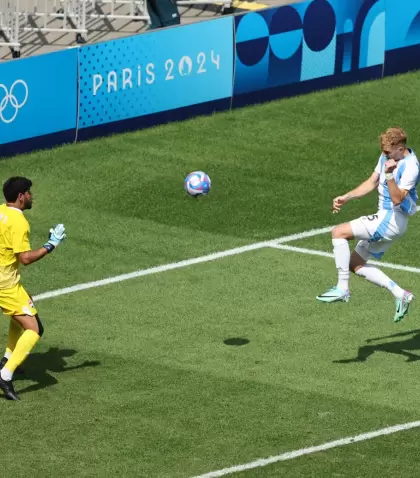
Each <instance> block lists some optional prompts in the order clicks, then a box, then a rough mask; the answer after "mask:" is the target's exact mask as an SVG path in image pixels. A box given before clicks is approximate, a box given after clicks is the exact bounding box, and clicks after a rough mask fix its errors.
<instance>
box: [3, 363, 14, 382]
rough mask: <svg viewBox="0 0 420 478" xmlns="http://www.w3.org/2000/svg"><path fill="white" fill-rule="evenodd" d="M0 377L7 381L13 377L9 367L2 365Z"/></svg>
mask: <svg viewBox="0 0 420 478" xmlns="http://www.w3.org/2000/svg"><path fill="white" fill-rule="evenodd" d="M0 375H1V378H2V379H3V380H6V381H7V382H8V381H10V380H12V378H13V372H11V371H10V370H9V369H7V368H6V367H3V368H2V369H1V372H0Z"/></svg>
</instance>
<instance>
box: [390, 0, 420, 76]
mask: <svg viewBox="0 0 420 478" xmlns="http://www.w3.org/2000/svg"><path fill="white" fill-rule="evenodd" d="M386 50H387V51H386V58H385V75H393V74H396V73H403V72H406V71H409V70H414V69H418V68H420V1H419V0H404V2H403V3H402V2H400V1H398V0H386Z"/></svg>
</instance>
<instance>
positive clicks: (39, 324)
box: [35, 314, 44, 337]
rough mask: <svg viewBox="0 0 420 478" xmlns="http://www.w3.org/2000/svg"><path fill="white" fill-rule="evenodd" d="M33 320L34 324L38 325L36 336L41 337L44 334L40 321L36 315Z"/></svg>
mask: <svg viewBox="0 0 420 478" xmlns="http://www.w3.org/2000/svg"><path fill="white" fill-rule="evenodd" d="M35 319H36V323H37V324H38V335H39V336H40V337H42V336H43V334H44V326H43V325H42V322H41V319H40V318H39V317H38V314H36V316H35Z"/></svg>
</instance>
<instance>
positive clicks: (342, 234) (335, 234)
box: [331, 223, 353, 240]
mask: <svg viewBox="0 0 420 478" xmlns="http://www.w3.org/2000/svg"><path fill="white" fill-rule="evenodd" d="M331 237H332V238H333V239H347V240H348V239H352V238H353V231H352V229H351V226H350V224H349V223H346V224H340V225H339V226H335V227H334V229H333V230H332V231H331Z"/></svg>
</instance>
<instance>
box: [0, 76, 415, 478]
mask: <svg viewBox="0 0 420 478" xmlns="http://www.w3.org/2000/svg"><path fill="white" fill-rule="evenodd" d="M419 91H420V74H419V73H412V74H408V75H403V76H398V77H394V78H389V79H385V80H384V81H380V82H370V83H365V84H361V85H355V86H351V87H346V88H341V89H336V90H331V91H326V92H321V93H317V94H312V95H307V96H302V97H298V98H293V99H288V100H284V101H280V102H273V103H270V104H266V105H262V106H254V107H249V108H244V109H241V110H237V111H233V112H229V113H224V114H217V115H214V116H210V117H204V118H198V119H194V120H191V121H187V122H184V123H176V124H171V125H167V126H164V127H158V128H154V129H149V130H145V131H141V132H137V133H132V134H126V135H121V136H115V137H109V138H106V139H100V140H95V141H92V142H87V143H81V144H76V145H73V146H66V147H62V148H59V149H56V150H51V151H42V152H35V153H32V154H29V155H25V156H21V157H16V158H12V159H9V160H4V161H2V162H1V163H0V177H1V178H2V180H3V181H4V180H5V179H6V178H7V177H9V176H11V175H25V176H27V177H29V178H31V179H32V180H33V183H34V186H33V193H34V198H35V200H34V208H33V210H32V211H29V212H28V213H27V217H28V220H29V221H30V224H31V229H32V232H31V238H32V241H31V242H32V246H33V247H39V246H40V245H41V244H42V243H43V242H42V241H44V240H45V238H46V236H47V234H48V230H49V228H50V227H51V226H53V225H55V224H56V223H59V222H63V223H64V224H65V226H66V229H67V233H68V239H67V241H66V242H65V243H64V244H63V246H61V247H60V249H59V250H58V251H56V252H54V253H53V254H51V256H49V257H47V258H45V259H44V260H42V261H40V262H39V263H37V264H34V265H32V266H29V267H27V268H25V269H24V270H23V272H22V275H23V283H24V284H25V286H26V287H27V289H28V290H29V291H30V293H31V294H32V295H38V294H41V293H43V292H47V291H53V290H56V289H60V288H63V287H68V286H72V285H75V284H80V283H84V282H89V281H95V280H99V279H104V278H107V277H112V276H116V275H119V274H124V273H128V272H133V271H136V270H141V269H146V268H150V267H153V266H157V265H164V264H168V263H173V262H177V261H181V260H184V259H189V258H193V257H200V256H203V255H206V254H210V253H213V252H218V251H224V250H229V249H232V248H236V247H240V246H246V245H249V244H253V243H257V242H261V241H266V240H271V239H275V238H280V237H283V236H286V235H290V234H294V233H300V232H303V231H307V230H310V229H313V228H321V227H325V226H332V225H334V224H337V223H339V222H342V221H347V220H349V219H352V218H355V217H358V216H360V215H362V214H367V213H372V212H375V208H376V202H377V197H376V195H375V194H373V195H372V196H369V197H367V198H364V199H362V200H360V201H356V202H352V203H350V204H349V205H348V206H347V207H346V208H345V209H344V210H343V211H342V213H340V214H339V215H332V214H331V202H332V198H333V197H334V196H336V195H339V194H341V193H344V192H346V191H348V190H349V189H352V188H353V187H355V186H356V185H357V184H359V183H360V182H361V181H362V180H364V179H365V178H367V177H368V176H369V175H370V174H371V172H372V170H373V168H374V167H375V165H376V161H377V159H378V157H379V154H380V151H379V146H378V136H379V133H380V132H382V131H383V130H385V129H386V128H387V127H389V126H392V125H401V126H402V127H403V128H405V129H406V131H407V133H408V135H409V138H410V145H411V146H412V147H413V148H414V149H415V150H416V149H419V150H420V126H419V111H420V95H419V94H418V92H419ZM198 169H200V170H204V171H206V172H207V173H208V174H209V175H210V177H211V179H212V183H213V188H212V190H211V193H210V194H209V196H208V197H206V198H202V199H201V200H194V199H192V198H189V197H188V196H187V195H186V194H185V192H184V190H183V179H184V177H185V176H186V174H187V173H189V172H191V171H193V170H198ZM419 226H420V219H419V218H417V217H416V216H415V217H413V218H412V219H411V221H410V224H409V230H408V232H407V235H406V237H404V238H403V239H402V241H401V242H400V243H398V244H395V247H393V248H392V249H391V251H390V252H389V253H388V254H386V256H385V257H384V260H386V261H387V262H392V263H395V264H401V265H409V266H413V267H420V235H419V232H418V231H419ZM290 245H295V246H300V247H304V248H308V249H313V250H321V251H327V252H331V249H332V248H331V243H330V238H329V236H328V234H320V235H317V236H314V237H311V238H307V239H302V240H297V241H294V242H292V243H290ZM387 273H389V274H390V275H391V277H393V279H394V280H395V281H397V282H398V283H400V284H401V285H402V286H404V287H406V288H409V289H410V290H412V291H413V292H414V293H415V294H417V295H418V296H419V298H420V274H417V273H415V272H407V271H403V270H387ZM335 280H336V272H335V268H334V262H333V260H332V259H329V258H325V257H318V256H313V255H306V254H302V253H297V252H291V251H285V250H279V249H274V248H269V247H265V248H260V249H257V250H252V251H248V252H244V253H242V254H237V255H233V256H231V257H224V258H220V259H218V260H215V261H209V262H203V263H201V264H196V265H191V266H187V267H182V268H179V269H176V270H170V271H165V272H160V273H156V274H152V275H147V276H144V277H139V278H136V279H132V280H127V281H124V282H118V283H115V284H109V285H105V286H103V287H97V288H92V289H89V290H85V291H80V292H75V293H72V294H68V295H62V296H59V297H55V298H50V299H44V300H42V301H39V302H38V303H37V306H38V309H39V313H40V317H41V319H42V320H43V322H44V325H45V329H46V332H45V335H44V337H43V339H42V341H41V342H40V343H39V344H38V346H37V348H36V349H35V350H34V353H33V354H32V355H31V356H30V357H29V358H28V359H27V361H26V363H25V375H23V376H16V384H15V385H16V389H17V391H18V392H20V395H21V398H22V400H21V401H20V402H18V403H10V402H6V401H4V400H3V401H1V406H0V419H1V424H2V429H3V436H4V438H3V449H2V453H1V454H2V468H3V472H4V473H5V474H6V473H7V474H12V473H13V475H14V476H34V477H48V476H61V477H67V476H68V477H70V476H71V477H74V476H77V477H102V476H123V477H130V478H131V477H133V478H134V477H136V478H138V477H145V478H178V477H179V478H180V477H185V478H189V477H192V476H196V475H200V474H204V473H207V472H210V471H213V470H219V469H221V468H225V467H229V466H233V465H239V464H245V463H248V462H251V461H254V460H256V459H258V458H265V457H268V456H270V455H278V454H281V453H284V452H287V451H291V450H297V449H300V448H305V447H308V446H312V445H318V444H322V443H325V442H328V441H331V440H335V439H339V438H342V437H346V436H351V435H357V434H359V433H364V432H368V431H371V430H376V429H380V428H383V427H387V426H391V425H394V424H397V423H406V422H410V421H414V420H418V419H420V412H419V397H420V380H419V376H420V360H419V359H420V325H419V324H420V322H419V312H418V311H419V308H418V307H417V304H416V303H414V305H413V307H412V309H411V310H410V314H409V315H408V316H407V317H406V318H405V319H404V321H402V322H401V323H400V324H398V325H396V324H394V323H393V322H392V318H393V313H394V303H393V300H392V297H391V296H390V295H389V294H388V293H387V292H386V291H384V290H381V289H379V288H375V286H373V285H371V284H369V283H367V282H365V281H363V280H362V279H360V278H354V277H353V278H352V283H351V290H352V294H353V297H352V300H351V301H350V302H349V303H348V304H331V305H327V304H320V303H317V302H316V301H315V296H316V295H317V294H318V293H320V292H322V291H323V290H324V289H326V288H328V287H330V286H332V285H333V284H334V282H335ZM1 331H2V341H1V343H2V344H3V345H5V342H6V334H7V320H6V318H4V321H3V326H2V328H1ZM229 338H245V339H247V340H249V343H247V344H246V345H243V346H229V345H225V343H224V341H225V340H226V339H229ZM3 345H2V346H3ZM357 356H361V357H363V358H364V361H363V362H349V363H340V360H346V359H352V358H355V357H357ZM12 437H13V439H11V438H12ZM419 438H420V431H419V430H418V429H417V430H416V429H414V430H411V431H406V432H401V433H398V434H395V435H390V436H387V437H380V438H377V439H375V440H371V441H366V442H361V443H358V444H354V445H349V446H346V447H342V448H337V449H333V450H329V451H325V452H321V453H317V454H313V455H309V456H306V457H301V458H297V459H294V460H290V461H285V462H281V463H276V464H273V465H270V466H267V467H264V468H259V469H253V470H249V471H244V472H240V473H237V474H236V475H235V476H238V477H241V478H242V477H244V478H245V477H246V478H250V477H258V478H259V477H264V478H268V477H278V476H288V477H309V476H310V477H320V476H329V477H352V478H353V477H359V476H360V477H362V476H363V477H364V478H366V477H377V476H387V477H388V476H389V477H395V476H401V477H402V476H404V477H405V478H407V477H413V478H414V477H418V466H417V462H418V441H419Z"/></svg>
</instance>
